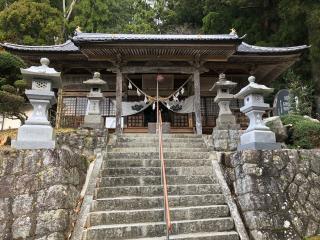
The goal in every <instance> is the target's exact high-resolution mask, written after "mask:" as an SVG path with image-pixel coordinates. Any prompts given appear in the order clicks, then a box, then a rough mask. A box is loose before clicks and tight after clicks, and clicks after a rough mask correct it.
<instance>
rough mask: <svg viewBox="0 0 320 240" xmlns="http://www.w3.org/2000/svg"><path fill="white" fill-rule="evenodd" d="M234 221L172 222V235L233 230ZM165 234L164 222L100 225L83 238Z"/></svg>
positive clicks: (219, 219)
mask: <svg viewBox="0 0 320 240" xmlns="http://www.w3.org/2000/svg"><path fill="white" fill-rule="evenodd" d="M233 228H234V223H233V220H232V219H231V218H229V217H226V218H210V219H197V220H182V221H173V222H172V229H173V231H172V235H177V234H179V235H180V234H189V233H198V232H223V231H230V230H233ZM165 235H166V225H165V223H164V222H154V223H134V224H118V225H100V226H93V227H89V228H88V229H87V230H86V232H85V234H84V237H83V240H101V239H138V238H143V237H149V238H150V237H162V236H165Z"/></svg>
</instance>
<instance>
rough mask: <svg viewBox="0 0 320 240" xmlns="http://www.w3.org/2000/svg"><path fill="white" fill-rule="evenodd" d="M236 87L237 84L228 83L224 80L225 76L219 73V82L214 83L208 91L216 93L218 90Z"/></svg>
mask: <svg viewBox="0 0 320 240" xmlns="http://www.w3.org/2000/svg"><path fill="white" fill-rule="evenodd" d="M236 85H237V83H235V82H232V81H229V80H227V79H226V75H225V74H224V73H221V74H220V75H219V81H217V82H215V84H214V85H213V86H212V88H211V89H210V91H215V92H216V91H217V90H218V89H220V88H222V87H223V88H230V89H232V88H234V87H235V86H236Z"/></svg>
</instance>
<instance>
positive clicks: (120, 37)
mask: <svg viewBox="0 0 320 240" xmlns="http://www.w3.org/2000/svg"><path fill="white" fill-rule="evenodd" d="M146 40H159V41H163V40H166V41H171V40H172V41H175V40H176V41H177V40H178V41H179V40H191V41H192V40H194V41H201V40H208V41H210V40H222V41H223V40H229V41H230V40H231V41H237V40H238V41H239V40H241V39H240V38H239V37H238V36H237V35H235V34H212V35H202V34H130V33H129V34H122V33H120V34H118V33H82V32H79V33H77V34H76V35H75V36H74V37H73V38H72V41H73V42H82V41H146Z"/></svg>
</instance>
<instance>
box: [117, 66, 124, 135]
mask: <svg viewBox="0 0 320 240" xmlns="http://www.w3.org/2000/svg"><path fill="white" fill-rule="evenodd" d="M116 74H117V77H116V81H117V82H116V135H117V136H119V135H120V134H121V115H122V81H123V74H122V72H121V69H120V68H118V69H117V72H116Z"/></svg>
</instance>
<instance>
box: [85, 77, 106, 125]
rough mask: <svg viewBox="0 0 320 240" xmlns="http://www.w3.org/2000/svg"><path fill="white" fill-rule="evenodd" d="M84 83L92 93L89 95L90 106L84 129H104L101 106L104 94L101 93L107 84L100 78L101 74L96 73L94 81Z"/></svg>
mask: <svg viewBox="0 0 320 240" xmlns="http://www.w3.org/2000/svg"><path fill="white" fill-rule="evenodd" d="M83 83H84V84H85V85H87V86H89V87H90V92H89V94H88V95H87V97H88V106H87V112H86V116H85V117H84V124H83V125H82V127H88V128H102V127H103V119H102V116H101V111H100V106H101V101H102V99H103V94H102V92H101V87H102V86H103V85H106V84H107V83H106V82H105V81H103V80H102V79H101V78H100V73H99V72H95V73H94V75H93V78H92V79H89V80H87V81H84V82H83Z"/></svg>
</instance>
